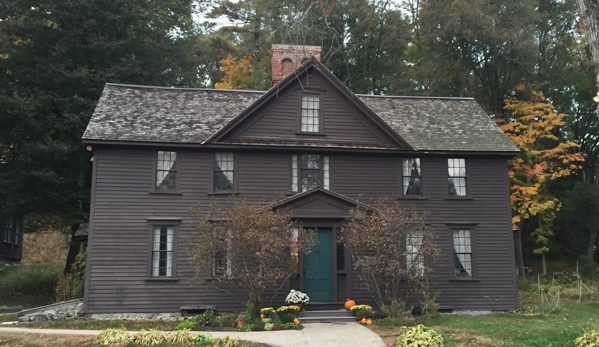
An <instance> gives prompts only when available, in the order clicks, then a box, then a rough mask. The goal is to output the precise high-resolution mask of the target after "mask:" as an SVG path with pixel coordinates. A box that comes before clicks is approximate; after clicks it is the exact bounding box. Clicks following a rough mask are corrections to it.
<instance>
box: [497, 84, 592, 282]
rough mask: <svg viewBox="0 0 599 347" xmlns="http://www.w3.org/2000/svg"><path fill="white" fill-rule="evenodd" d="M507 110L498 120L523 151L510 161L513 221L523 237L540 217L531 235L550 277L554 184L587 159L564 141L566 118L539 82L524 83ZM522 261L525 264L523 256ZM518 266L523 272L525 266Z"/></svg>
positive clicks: (557, 205)
mask: <svg viewBox="0 0 599 347" xmlns="http://www.w3.org/2000/svg"><path fill="white" fill-rule="evenodd" d="M505 109H506V112H507V113H508V117H507V118H506V120H505V121H498V122H499V123H500V126H501V129H502V130H503V131H504V132H505V133H506V135H507V136H508V137H510V138H511V139H512V141H514V143H515V144H516V145H517V146H518V148H520V151H521V152H520V154H519V156H518V157H516V158H515V159H513V160H511V161H510V179H511V182H512V196H511V202H512V209H513V210H514V218H513V222H514V225H515V226H517V227H518V232H519V234H520V233H521V231H522V225H523V222H524V220H529V219H532V218H533V217H536V222H537V228H536V229H535V230H534V232H533V233H532V236H533V237H534V239H535V243H536V248H535V250H534V253H535V254H539V255H541V259H542V265H543V273H546V272H547V267H546V262H545V254H546V253H547V251H548V250H549V248H548V242H549V238H550V237H551V236H552V235H553V222H554V219H555V215H556V213H557V211H558V210H559V209H560V207H561V203H560V201H559V200H558V199H557V198H556V197H555V196H554V194H553V193H552V192H551V190H550V189H549V183H550V182H552V181H555V180H557V179H560V178H563V177H567V176H570V175H572V174H574V173H576V171H577V170H578V169H580V168H581V166H580V164H581V163H582V162H584V155H583V154H582V153H580V152H579V149H580V145H579V144H578V143H576V142H574V141H569V140H566V139H563V138H561V136H560V133H559V131H560V127H563V126H564V125H565V123H566V118H567V115H566V114H563V113H558V112H555V109H554V107H553V105H552V104H550V103H548V102H547V100H546V99H545V96H544V95H543V93H542V92H540V91H539V86H538V84H531V83H526V82H524V81H523V82H521V83H519V84H518V85H517V86H516V88H515V96H513V97H510V98H509V99H507V100H506V105H505ZM516 241H517V242H519V241H520V240H516ZM520 249H521V248H520ZM518 259H519V260H520V261H521V260H522V256H521V255H520V256H519V257H518ZM518 265H519V268H520V269H521V270H523V267H524V266H523V264H518ZM521 274H523V272H521Z"/></svg>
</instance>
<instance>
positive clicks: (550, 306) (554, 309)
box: [543, 302, 562, 314]
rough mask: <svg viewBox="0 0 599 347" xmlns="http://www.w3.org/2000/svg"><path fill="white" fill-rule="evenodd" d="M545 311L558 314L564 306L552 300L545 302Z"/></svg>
mask: <svg viewBox="0 0 599 347" xmlns="http://www.w3.org/2000/svg"><path fill="white" fill-rule="evenodd" d="M543 311H544V312H545V313H549V314H558V313H560V312H562V306H561V305H560V304H559V303H558V302H550V303H547V304H545V306H544V307H543Z"/></svg>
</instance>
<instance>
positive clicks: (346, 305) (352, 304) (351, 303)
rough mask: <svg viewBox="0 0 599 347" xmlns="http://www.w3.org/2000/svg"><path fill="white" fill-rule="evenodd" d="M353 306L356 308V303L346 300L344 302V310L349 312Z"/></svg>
mask: <svg viewBox="0 0 599 347" xmlns="http://www.w3.org/2000/svg"><path fill="white" fill-rule="evenodd" d="M354 306H356V302H355V301H353V300H350V299H347V301H346V302H345V309H346V310H348V311H349V310H351V308H352V307H354Z"/></svg>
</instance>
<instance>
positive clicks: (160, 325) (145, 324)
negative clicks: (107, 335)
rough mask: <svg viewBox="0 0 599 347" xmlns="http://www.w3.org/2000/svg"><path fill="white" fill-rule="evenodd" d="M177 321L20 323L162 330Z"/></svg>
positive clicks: (74, 327) (172, 327) (76, 327)
mask: <svg viewBox="0 0 599 347" xmlns="http://www.w3.org/2000/svg"><path fill="white" fill-rule="evenodd" d="M179 323H180V322H178V321H167V322H164V321H142V320H139V321H132V320H87V319H74V320H65V321H60V322H35V323H21V324H19V327H21V328H39V329H78V330H104V329H119V328H125V329H127V330H142V329H146V330H147V329H156V330H163V331H171V330H175V327H176V326H177V324H179Z"/></svg>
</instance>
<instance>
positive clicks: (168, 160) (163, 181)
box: [156, 151, 177, 191]
mask: <svg viewBox="0 0 599 347" xmlns="http://www.w3.org/2000/svg"><path fill="white" fill-rule="evenodd" d="M176 162H177V152H168V151H158V161H157V163H156V190H158V191H174V190H176V189H177V171H176Z"/></svg>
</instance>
